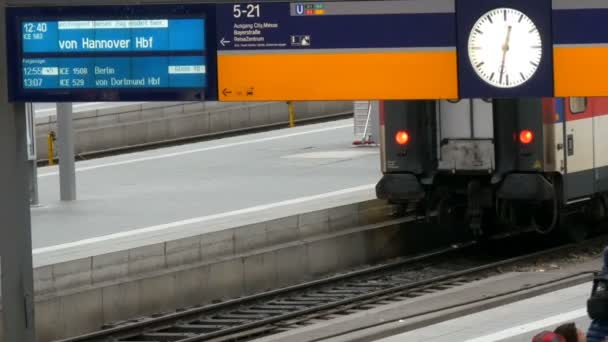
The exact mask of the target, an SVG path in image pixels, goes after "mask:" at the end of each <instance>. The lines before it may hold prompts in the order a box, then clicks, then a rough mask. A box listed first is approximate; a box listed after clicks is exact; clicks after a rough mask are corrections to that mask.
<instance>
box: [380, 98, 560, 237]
mask: <svg viewBox="0 0 608 342" xmlns="http://www.w3.org/2000/svg"><path fill="white" fill-rule="evenodd" d="M549 101H550V100H549ZM549 104H550V102H547V100H542V99H518V100H509V99H493V100H489V99H463V100H459V101H447V100H441V101H385V102H382V103H381V114H380V116H381V118H380V121H381V129H380V130H381V142H382V143H381V164H382V172H383V177H382V179H381V180H380V182H379V183H378V184H377V187H376V192H377V196H378V197H379V198H382V199H388V200H390V201H392V202H395V203H402V204H407V203H412V202H414V203H417V204H418V205H419V207H421V208H424V210H425V212H426V213H427V215H430V213H436V214H437V216H438V218H439V220H440V222H444V223H448V224H450V225H453V226H458V227H466V229H467V230H468V231H469V232H470V233H472V234H473V235H476V236H479V235H483V234H484V233H498V232H499V231H500V232H504V231H521V230H539V231H550V230H552V229H553V228H554V227H555V226H556V224H557V214H558V209H557V206H559V199H560V197H559V194H558V192H557V189H559V186H557V183H559V181H560V178H561V175H560V172H559V170H556V167H555V156H554V155H553V156H552V155H551V153H548V152H549V151H547V149H546V146H549V145H550V144H552V143H553V142H552V141H551V139H553V140H554V139H555V138H556V137H555V134H554V132H553V130H552V127H553V126H552V124H547V123H546V120H545V119H546V115H547V113H546V112H547V111H548V110H549V106H548V105H549Z"/></svg>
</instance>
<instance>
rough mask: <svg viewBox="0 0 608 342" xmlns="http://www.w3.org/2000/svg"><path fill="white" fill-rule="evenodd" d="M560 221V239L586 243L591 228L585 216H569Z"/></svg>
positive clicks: (558, 230)
mask: <svg viewBox="0 0 608 342" xmlns="http://www.w3.org/2000/svg"><path fill="white" fill-rule="evenodd" d="M560 221H561V222H560V224H559V226H558V229H557V232H558V234H559V238H560V239H563V240H565V241H567V242H573V243H578V242H582V241H584V240H585V239H586V238H587V237H588V236H589V233H590V227H589V224H588V223H587V222H586V220H585V218H584V217H583V215H581V214H577V215H568V216H567V217H566V218H564V219H563V220H560Z"/></svg>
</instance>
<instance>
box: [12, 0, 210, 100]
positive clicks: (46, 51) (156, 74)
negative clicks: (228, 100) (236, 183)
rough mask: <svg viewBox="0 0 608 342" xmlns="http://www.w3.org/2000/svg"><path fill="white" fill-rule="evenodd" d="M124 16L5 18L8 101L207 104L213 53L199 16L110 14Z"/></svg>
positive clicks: (197, 12) (197, 13)
mask: <svg viewBox="0 0 608 342" xmlns="http://www.w3.org/2000/svg"><path fill="white" fill-rule="evenodd" d="M124 8H125V7H122V9H123V11H120V10H117V11H109V12H111V13H109V14H108V15H103V13H100V14H98V15H95V16H88V18H87V19H83V18H82V17H81V16H79V15H77V13H74V15H66V14H65V13H62V14H61V15H60V16H53V15H49V16H37V17H24V18H19V16H14V17H11V16H10V15H9V18H11V19H12V20H13V21H14V22H13V25H12V26H13V29H14V30H15V31H17V32H15V33H17V34H16V36H17V37H18V42H17V43H18V44H17V47H18V49H19V52H20V53H19V56H18V58H16V59H15V60H13V63H12V64H16V66H17V67H16V68H15V69H16V70H13V71H12V76H13V80H15V81H16V82H15V83H17V84H18V87H14V85H13V87H12V89H11V91H9V95H10V97H11V100H13V101H15V100H22V101H31V102H36V101H92V100H99V101H125V100H156V101H170V100H209V99H213V97H214V96H213V95H214V94H213V92H211V93H210V92H209V91H208V89H209V88H210V87H211V88H213V87H214V82H215V79H214V78H215V77H214V75H215V57H214V55H215V51H213V50H214V49H213V48H211V49H210V45H212V44H214V42H213V41H212V42H211V43H212V44H209V43H210V42H208V35H209V30H208V29H207V28H208V27H209V26H210V25H209V23H208V19H207V15H206V12H205V10H204V9H202V10H201V8H196V9H195V10H194V11H184V12H185V13H179V14H177V15H176V14H175V13H167V11H162V10H157V11H156V12H158V13H153V14H151V13H149V12H148V13H142V15H137V13H129V15H124V14H123V15H120V14H119V15H116V14H115V13H117V12H118V13H120V12H125V11H124ZM162 12H165V13H164V15H163V14H162ZM188 12H190V13H188ZM211 31H212V33H213V32H214V29H212V30H211ZM212 40H213V38H212ZM210 50H211V51H210ZM210 72H211V77H210ZM210 83H211V84H210ZM15 88H16V89H15ZM215 92H216V91H215Z"/></svg>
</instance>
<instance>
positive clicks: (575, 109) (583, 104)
mask: <svg viewBox="0 0 608 342" xmlns="http://www.w3.org/2000/svg"><path fill="white" fill-rule="evenodd" d="M585 111H587V98H586V97H571V98H570V112H571V113H572V114H579V113H584V112H585Z"/></svg>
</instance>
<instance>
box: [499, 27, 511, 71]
mask: <svg viewBox="0 0 608 342" xmlns="http://www.w3.org/2000/svg"><path fill="white" fill-rule="evenodd" d="M510 40H511V26H509V28H508V30H507V38H506V39H505V44H504V45H503V46H502V63H501V64H500V79H499V81H498V82H500V83H502V75H503V73H504V71H505V59H506V57H507V51H509V41H510Z"/></svg>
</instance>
